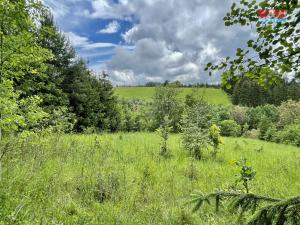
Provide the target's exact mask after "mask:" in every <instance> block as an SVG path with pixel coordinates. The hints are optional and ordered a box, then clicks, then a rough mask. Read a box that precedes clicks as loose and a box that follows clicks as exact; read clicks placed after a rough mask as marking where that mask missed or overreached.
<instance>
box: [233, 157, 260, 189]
mask: <svg viewBox="0 0 300 225" xmlns="http://www.w3.org/2000/svg"><path fill="white" fill-rule="evenodd" d="M233 163H234V164H235V165H237V166H238V167H239V169H240V171H239V174H238V175H236V183H240V182H241V183H242V185H243V187H244V188H245V191H246V193H247V194H248V193H249V192H250V182H251V181H253V180H254V178H255V176H256V171H255V170H254V168H253V167H251V166H249V165H247V159H245V158H241V160H239V161H233Z"/></svg>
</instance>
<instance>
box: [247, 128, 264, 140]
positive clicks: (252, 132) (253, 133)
mask: <svg viewBox="0 0 300 225" xmlns="http://www.w3.org/2000/svg"><path fill="white" fill-rule="evenodd" d="M243 136H244V137H246V138H252V139H258V138H259V137H260V131H259V130H256V129H252V130H248V131H246V132H245V133H244V135H243Z"/></svg>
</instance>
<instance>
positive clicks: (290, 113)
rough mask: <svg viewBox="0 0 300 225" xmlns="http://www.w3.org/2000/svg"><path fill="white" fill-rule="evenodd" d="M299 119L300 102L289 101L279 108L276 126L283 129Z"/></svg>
mask: <svg viewBox="0 0 300 225" xmlns="http://www.w3.org/2000/svg"><path fill="white" fill-rule="evenodd" d="M298 118H300V102H296V101H292V100H289V101H287V102H284V103H282V104H281V105H280V107H279V122H278V126H279V127H281V128H283V127H285V126H287V125H290V124H292V123H294V122H295V121H296V120H297V119H298Z"/></svg>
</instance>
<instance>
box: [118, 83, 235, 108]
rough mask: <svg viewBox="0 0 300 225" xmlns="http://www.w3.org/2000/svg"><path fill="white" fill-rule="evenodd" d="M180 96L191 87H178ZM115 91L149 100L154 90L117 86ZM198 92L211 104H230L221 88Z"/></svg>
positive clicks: (124, 96)
mask: <svg viewBox="0 0 300 225" xmlns="http://www.w3.org/2000/svg"><path fill="white" fill-rule="evenodd" d="M180 90H181V93H180V95H181V97H185V96H186V95H187V94H189V93H191V92H192V90H193V89H192V88H180ZM115 92H116V94H117V95H118V96H120V97H123V98H125V99H129V98H138V99H141V100H150V99H151V98H152V97H153V95H154V92H155V87H117V88H116V89H115ZM199 93H200V94H201V95H202V94H203V97H204V99H205V100H207V101H208V102H209V103H212V104H225V105H228V104H230V100H229V98H228V96H227V95H226V94H225V93H224V91H222V90H221V89H215V88H199Z"/></svg>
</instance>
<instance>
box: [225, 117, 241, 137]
mask: <svg viewBox="0 0 300 225" xmlns="http://www.w3.org/2000/svg"><path fill="white" fill-rule="evenodd" d="M220 128H221V135H223V136H232V137H238V136H240V135H241V126H240V125H238V124H237V123H236V122H235V121H234V120H224V121H222V122H221V123H220Z"/></svg>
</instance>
